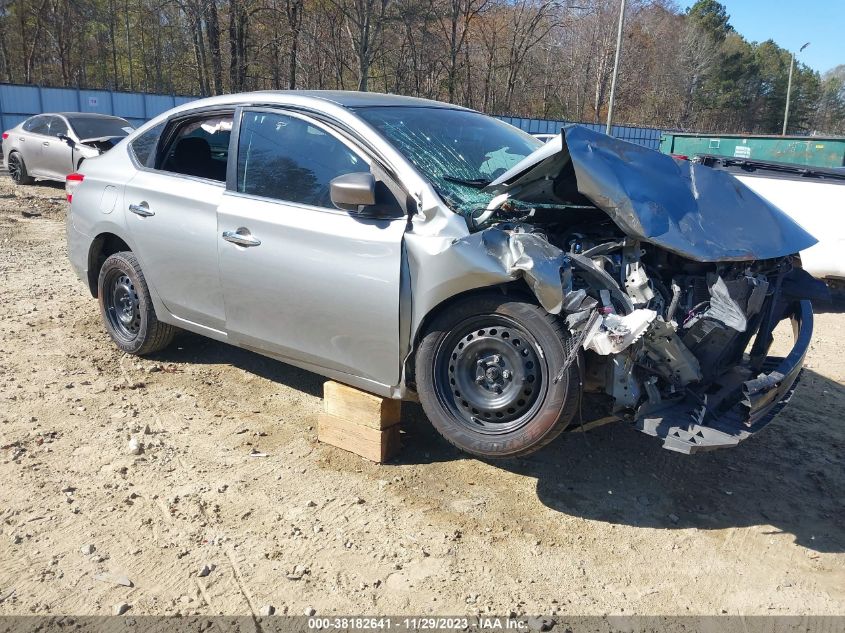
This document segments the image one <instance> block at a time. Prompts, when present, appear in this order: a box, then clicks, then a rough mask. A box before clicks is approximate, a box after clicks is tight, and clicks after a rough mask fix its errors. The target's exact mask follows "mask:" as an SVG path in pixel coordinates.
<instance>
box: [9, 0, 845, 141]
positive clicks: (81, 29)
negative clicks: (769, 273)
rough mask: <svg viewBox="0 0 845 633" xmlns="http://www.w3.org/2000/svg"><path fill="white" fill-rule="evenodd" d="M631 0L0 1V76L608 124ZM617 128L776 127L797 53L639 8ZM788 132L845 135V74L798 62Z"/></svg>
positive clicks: (712, 0) (718, 22)
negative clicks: (362, 99)
mask: <svg viewBox="0 0 845 633" xmlns="http://www.w3.org/2000/svg"><path fill="white" fill-rule="evenodd" d="M618 10H619V1H618V0H0V81H5V82H11V83H27V84H40V85H54V86H79V87H82V88H108V89H117V90H130V91H145V92H163V93H176V94H199V95H211V94H220V93H223V92H236V91H242V90H259V89H279V88H339V89H347V90H348V89H357V90H375V91H383V92H394V93H401V94H408V95H415V96H420V97H427V98H432V99H439V100H444V101H450V102H453V103H457V104H460V105H465V106H468V107H471V108H475V109H479V110H482V111H485V112H488V113H491V114H512V115H519V116H529V117H538V118H563V119H570V120H586V121H602V120H604V117H605V116H606V109H607V99H608V93H609V89H610V74H611V71H612V66H613V54H614V49H615V34H616V24H617V20H618ZM623 42H624V43H623V46H624V52H623V56H622V59H621V64H620V77H619V82H618V84H617V102H616V105H615V112H616V121H617V122H620V123H632V124H641V125H652V126H658V127H665V128H676V129H684V130H710V131H743V132H757V133H778V132H780V126H781V122H782V116H783V109H784V104H785V100H786V84H787V75H788V72H789V63H790V53H789V52H788V51H786V50H784V49H782V48H780V47H779V46H778V45H777V44H775V43H774V42H773V41H766V42H762V43H753V42H748V41H746V40H745V39H744V38H743V37H742V35H741V34H740V33H737V32H736V31H735V30H734V29H733V27H732V26H731V25H730V21H729V16H728V15H727V13H726V11H725V8H724V7H723V6H722V5H721V4H719V3H718V2H717V1H716V0H699V1H698V2H697V3H696V4H695V5H694V6H693V7H692V8H691V9H690V10H688V11H686V12H682V11H681V10H680V9H679V8H678V6H677V4H675V3H674V2H673V1H672V0H630V1H629V4H628V13H627V15H626V26H625V33H624V40H623ZM792 99H793V100H792V108H791V114H790V132H809V131H817V132H824V133H845V66H839V67H837V68H836V69H833V70H831V71H830V72H828V73H826V74H825V75H824V76H820V75H819V73H817V72H815V71H813V70H812V69H810V68H808V67H806V66H804V65H803V64H800V63H796V67H795V73H794V77H793V97H792Z"/></svg>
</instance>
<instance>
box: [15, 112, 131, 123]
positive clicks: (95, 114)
mask: <svg viewBox="0 0 845 633" xmlns="http://www.w3.org/2000/svg"><path fill="white" fill-rule="evenodd" d="M37 116H63V117H65V118H66V119H67V118H73V119H80V118H92V119H120V120H121V121H125V120H126V119H124V118H123V117H119V116H116V115H114V114H99V113H98V112H42V113H40V114H33V115H32V116H31V117H29V118H30V119H34V118H35V117H37Z"/></svg>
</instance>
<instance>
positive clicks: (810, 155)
mask: <svg viewBox="0 0 845 633" xmlns="http://www.w3.org/2000/svg"><path fill="white" fill-rule="evenodd" d="M660 151H661V152H663V153H664V154H675V155H681V156H688V157H690V158H692V157H693V156H696V155H698V154H714V155H716V156H731V157H734V158H751V159H754V160H762V161H776V162H780V163H793V164H796V165H810V166H813V167H842V166H843V165H845V137H842V136H838V137H837V136H764V135H750V134H736V135H731V134H716V135H707V134H688V133H681V132H677V133H675V132H666V133H664V134H663V135H662V136H661V137H660Z"/></svg>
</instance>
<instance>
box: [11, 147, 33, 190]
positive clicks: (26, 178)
mask: <svg viewBox="0 0 845 633" xmlns="http://www.w3.org/2000/svg"><path fill="white" fill-rule="evenodd" d="M7 167H8V168H9V176H11V177H12V180H13V181H14V182H15V184H16V185H31V184H32V183H34V182H35V178H33V177H32V176H30V175H29V172H27V170H26V163H25V162H24V160H23V156H21V155H20V154H19V153H18V152H12V153H11V154H9V164H8V165H7Z"/></svg>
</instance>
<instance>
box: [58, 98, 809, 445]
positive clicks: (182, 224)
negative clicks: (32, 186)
mask: <svg viewBox="0 0 845 633" xmlns="http://www.w3.org/2000/svg"><path fill="white" fill-rule="evenodd" d="M67 193H68V200H69V201H70V202H71V206H70V213H69V214H68V219H67V236H68V247H69V249H68V250H69V255H70V259H71V262H72V263H73V266H74V268H75V270H76V271H77V273H78V275H79V277H80V278H81V279H82V280H83V281H84V283H85V285H86V286H87V287H88V289H89V290H90V292H91V294H92V295H93V296H94V297H96V298H97V299H98V301H99V305H100V311H101V314H102V318H103V322H104V324H105V328H106V330H107V332H108V334H109V335H110V336H111V338H112V340H113V341H114V343H115V344H116V345H117V346H118V347H119V348H120V349H122V350H124V351H126V352H128V353H131V354H140V355H142V354H154V353H156V352H158V351H160V350H162V349H163V348H165V347H166V346H167V345H168V344H169V343H170V342H171V340H172V339H173V337H174V336H175V335H176V334H177V332H178V331H179V330H189V331H191V332H195V333H199V334H202V335H205V336H208V337H210V338H212V339H216V340H218V341H223V342H226V343H230V344H232V345H237V346H239V347H243V348H246V349H250V350H254V351H256V352H258V353H260V354H264V355H266V356H269V357H272V358H276V359H279V360H281V361H284V362H287V363H290V364H293V365H297V366H299V367H304V368H306V369H309V370H312V371H314V372H317V373H319V374H322V375H325V376H328V377H331V378H333V379H335V380H338V381H341V382H344V383H347V384H350V385H353V386H355V387H358V388H360V389H364V390H367V391H370V392H373V393H375V394H378V395H381V396H385V397H390V398H398V399H407V400H419V402H420V403H421V404H422V406H423V408H424V410H425V412H426V414H427V416H428V418H429V419H430V420H431V422H432V423H433V424H434V426H435V427H436V428H437V430H438V431H439V432H440V433H441V434H442V435H443V436H444V437H445V438H446V439H447V440H448V441H449V442H451V443H453V444H454V445H456V446H458V447H459V448H461V449H462V450H465V451H467V452H469V453H471V454H474V455H478V456H482V457H485V458H490V457H513V456H518V455H524V454H527V453H530V452H531V451H534V450H537V449H538V448H540V447H542V446H544V445H545V444H547V443H548V442H550V441H551V440H553V439H554V438H555V437H556V436H557V435H558V434H559V433H560V432H561V431H563V430H564V429H565V428H567V427H569V426H577V427H579V428H580V427H582V426H583V425H589V424H600V423H604V422H608V421H613V420H616V421H625V422H627V423H628V424H630V425H632V426H633V427H634V428H636V429H638V430H640V431H642V432H644V433H647V434H649V435H653V436H656V437H657V438H659V439H661V440H662V441H663V445H664V447H666V448H668V449H671V450H675V451H679V452H683V453H691V452H695V451H699V450H706V449H712V448H719V447H728V446H734V445H736V444H737V443H738V442H740V441H741V440H744V439H745V438H747V437H749V436H750V435H751V434H753V433H754V432H756V431H757V430H759V429H760V428H762V427H763V426H765V425H766V424H767V423H768V422H769V421H770V420H771V419H772V418H773V417H774V416H775V414H776V413H777V412H778V411H779V410H780V409H781V408H782V407H783V406H784V404H785V403H786V401H787V400H788V399H789V396H790V395H791V393H792V390H793V388H794V384H795V382H796V380H797V378H798V374H799V372H800V370H801V365H802V362H803V359H804V355H805V353H806V351H807V348H808V346H809V341H810V335H811V333H812V310H811V307H810V301H809V300H808V299H811V298H816V297H818V296H820V294H821V293H823V292H824V288H823V285H822V286H821V288H820V287H819V284H817V283H814V280H812V279H811V278H810V277H809V276H808V275H807V274H806V273H804V272H803V271H802V270H801V268H800V265H799V262H798V260H797V259H796V258H795V254H796V253H798V252H799V251H800V250H802V249H804V248H807V247H808V246H810V245H812V244H813V243H814V242H815V239H814V238H813V237H812V236H811V235H809V234H808V233H807V232H806V231H804V230H803V229H802V228H801V227H800V226H798V225H797V224H795V222H793V221H792V220H790V219H789V218H788V217H787V216H785V215H784V214H783V213H781V212H780V211H779V210H778V209H776V208H774V207H772V206H771V205H770V204H768V203H767V202H766V201H765V200H763V199H761V198H759V197H758V196H756V195H755V194H754V193H753V192H751V191H750V190H748V189H747V188H746V187H744V186H743V185H742V184H741V183H738V182H737V181H736V180H735V179H734V178H733V177H732V176H730V175H728V174H724V173H721V172H717V171H715V170H711V169H709V168H706V167H704V166H701V165H695V164H692V163H689V162H686V161H676V160H674V159H673V158H671V157H669V156H666V155H663V154H660V153H658V152H654V151H652V150H648V149H646V148H643V147H639V146H635V145H631V144H629V143H625V142H623V141H618V140H616V139H613V138H610V137H607V136H605V135H603V134H598V133H596V132H592V131H590V130H588V129H585V128H583V127H579V126H569V127H567V128H565V129H564V130H563V132H562V133H561V134H560V135H559V136H557V137H556V138H554V139H551V140H550V141H549V142H547V143H545V144H543V143H541V142H540V141H538V140H537V139H534V138H532V137H531V136H529V135H527V134H525V133H523V132H521V131H520V130H518V129H516V128H514V127H512V126H510V125H507V124H505V123H503V122H501V121H498V120H496V119H493V118H491V117H488V116H485V115H483V114H480V113H478V112H474V111H471V110H467V109H463V108H458V107H455V106H452V105H449V104H444V103H438V102H433V101H426V100H421V99H413V98H408V97H399V96H392V95H379V94H371V93H354V92H322V91H314V92H259V93H250V94H240V95H226V96H219V97H213V98H210V99H204V100H201V101H195V102H192V103H189V104H186V105H183V106H181V107H179V108H176V109H174V110H171V111H170V112H167V113H165V114H163V115H161V116H159V117H158V118H156V119H154V120H153V121H150V122H149V123H148V124H146V125H144V126H143V127H142V128H141V129H139V130H138V131H137V132H134V133H133V134H131V135H130V136H129V137H128V138H127V139H126V140H124V141H122V142H120V143H119V144H118V145H117V146H115V148H114V149H113V150H111V151H110V152H109V153H108V155H106V156H103V157H99V158H92V159H89V160H86V161H85V163H84V164H83V165H82V168H81V169H80V170H79V173H74V174H71V175H69V176H68V178H67ZM783 319H789V320H792V321H793V323H794V332H795V346H794V348H793V350H792V352H791V353H790V354H789V355H788V356H787V357H786V358H783V359H777V358H771V357H769V356H768V350H769V346H770V344H771V340H772V337H771V334H772V331H773V329H774V327H775V326H776V325H777V324H778V322H780V321H781V320H783ZM746 349H750V353H748V354H744V351H745V350H746Z"/></svg>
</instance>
